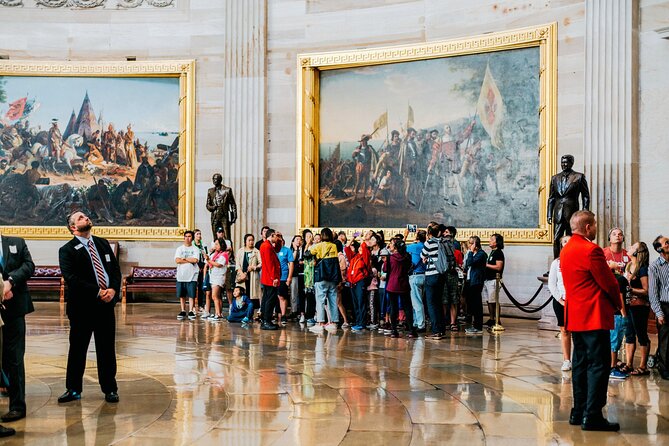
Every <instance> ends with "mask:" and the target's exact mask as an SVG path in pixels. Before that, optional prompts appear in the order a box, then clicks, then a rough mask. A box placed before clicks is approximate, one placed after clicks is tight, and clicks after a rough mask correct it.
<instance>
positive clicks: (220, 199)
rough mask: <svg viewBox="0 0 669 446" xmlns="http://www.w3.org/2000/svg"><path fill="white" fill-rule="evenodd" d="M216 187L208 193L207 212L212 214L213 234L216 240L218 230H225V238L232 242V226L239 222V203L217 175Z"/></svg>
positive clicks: (213, 178)
mask: <svg viewBox="0 0 669 446" xmlns="http://www.w3.org/2000/svg"><path fill="white" fill-rule="evenodd" d="M211 180H212V182H213V183H214V187H212V188H210V189H209V190H208V191H207V210H208V211H209V212H211V233H212V234H213V236H214V240H215V239H216V228H218V227H221V228H223V229H225V238H227V239H230V240H232V234H231V233H230V226H231V225H232V224H234V222H236V221H237V203H235V197H234V195H233V193H232V189H231V188H229V187H228V186H226V185H224V184H223V176H222V175H221V174H220V173H215V174H214V176H213V177H212V178H211Z"/></svg>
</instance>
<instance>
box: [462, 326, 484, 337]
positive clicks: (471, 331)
mask: <svg viewBox="0 0 669 446" xmlns="http://www.w3.org/2000/svg"><path fill="white" fill-rule="evenodd" d="M465 334H468V335H480V334H483V330H479V329H478V328H474V327H469V328H465Z"/></svg>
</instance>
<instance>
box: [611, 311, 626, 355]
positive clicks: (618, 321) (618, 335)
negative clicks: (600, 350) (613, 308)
mask: <svg viewBox="0 0 669 446" xmlns="http://www.w3.org/2000/svg"><path fill="white" fill-rule="evenodd" d="M613 319H614V326H613V330H610V337H611V352H613V353H617V352H618V350H620V347H622V345H623V336H624V335H625V326H626V325H627V319H626V318H624V317H622V316H621V315H619V314H616V315H615V316H614V317H613Z"/></svg>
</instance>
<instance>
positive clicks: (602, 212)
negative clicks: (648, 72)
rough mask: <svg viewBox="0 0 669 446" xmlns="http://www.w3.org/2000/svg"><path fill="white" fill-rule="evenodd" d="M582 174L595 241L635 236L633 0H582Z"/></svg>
mask: <svg viewBox="0 0 669 446" xmlns="http://www.w3.org/2000/svg"><path fill="white" fill-rule="evenodd" d="M585 4H586V8H585V12H586V14H585V15H586V34H585V47H586V49H585V173H586V175H587V178H588V181H589V183H590V189H591V195H592V205H591V208H592V210H593V212H595V213H596V214H597V220H598V223H599V234H598V241H599V242H600V243H607V240H606V234H607V231H608V229H609V228H612V227H614V226H619V227H621V228H623V231H624V232H625V235H626V236H627V237H628V239H632V240H636V239H637V237H638V222H637V221H636V220H637V219H638V158H639V157H638V150H639V148H638V125H637V117H638V107H637V89H638V63H637V62H638V9H639V5H638V0H616V1H610V0H586V2H585Z"/></svg>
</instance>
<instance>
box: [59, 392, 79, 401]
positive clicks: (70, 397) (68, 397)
mask: <svg viewBox="0 0 669 446" xmlns="http://www.w3.org/2000/svg"><path fill="white" fill-rule="evenodd" d="M80 399H81V393H79V392H75V391H74V390H66V391H65V393H63V394H62V395H61V396H59V397H58V402H59V403H69V402H70V401H76V400H80Z"/></svg>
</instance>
